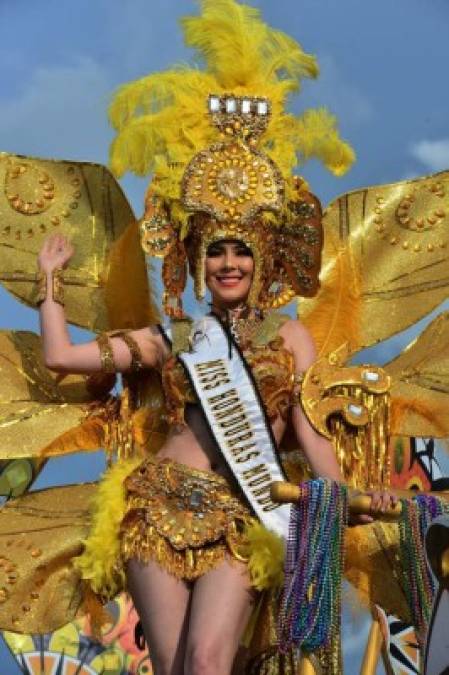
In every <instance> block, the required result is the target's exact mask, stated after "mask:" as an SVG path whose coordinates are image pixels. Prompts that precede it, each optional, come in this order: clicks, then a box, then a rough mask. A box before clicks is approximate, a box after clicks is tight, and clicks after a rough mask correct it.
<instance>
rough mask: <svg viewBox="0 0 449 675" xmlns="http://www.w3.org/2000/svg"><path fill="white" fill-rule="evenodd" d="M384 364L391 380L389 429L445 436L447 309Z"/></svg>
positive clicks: (448, 415) (448, 426)
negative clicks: (400, 351) (396, 355)
mask: <svg viewBox="0 0 449 675" xmlns="http://www.w3.org/2000/svg"><path fill="white" fill-rule="evenodd" d="M384 368H385V370H386V372H387V373H388V374H389V375H390V376H391V380H392V387H391V399H392V401H391V423H390V433H391V434H392V435H395V436H418V437H419V436H421V437H423V436H424V437H436V438H447V437H449V312H443V313H442V314H440V315H439V316H437V317H436V319H434V320H433V321H432V323H431V324H430V325H429V326H428V327H427V328H426V329H425V330H424V331H423V332H422V333H421V335H419V336H418V337H417V338H416V340H413V342H412V343H411V344H410V345H409V346H408V347H407V348H406V349H405V350H404V351H403V352H402V354H400V355H399V356H398V357H396V358H395V359H393V360H392V361H390V363H388V364H387V365H386V366H384Z"/></svg>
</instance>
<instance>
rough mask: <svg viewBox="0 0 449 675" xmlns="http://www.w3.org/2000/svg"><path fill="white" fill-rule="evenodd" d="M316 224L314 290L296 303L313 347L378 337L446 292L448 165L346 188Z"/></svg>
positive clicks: (358, 345)
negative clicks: (320, 230) (319, 248)
mask: <svg viewBox="0 0 449 675" xmlns="http://www.w3.org/2000/svg"><path fill="white" fill-rule="evenodd" d="M323 224H324V232H325V237H324V240H325V243H324V251H323V260H324V264H323V268H322V273H321V290H320V291H319V293H318V295H317V297H316V298H315V297H314V298H306V299H301V300H300V302H299V307H298V312H299V317H300V318H301V320H302V321H303V322H304V323H305V325H306V326H307V327H308V328H309V330H310V331H311V333H312V335H313V336H314V338H315V341H316V343H317V346H318V350H319V354H320V355H325V354H329V353H330V352H332V351H334V350H336V349H337V348H339V347H340V346H341V345H342V344H343V343H348V345H349V351H350V353H351V354H353V353H355V352H357V351H359V350H361V349H363V348H365V347H368V346H370V345H373V344H376V343H377V342H380V341H382V340H385V339H386V338H388V337H390V336H391V335H394V334H395V333H398V332H400V331H402V330H404V329H405V328H407V327H408V326H411V325H412V324H413V323H415V322H416V321H418V320H419V319H420V318H421V317H423V316H424V315H425V314H427V313H428V312H430V311H431V310H432V309H434V308H435V307H436V306H438V305H439V304H440V303H441V302H442V301H443V300H445V299H446V298H447V296H448V290H449V261H448V258H449V171H444V172H442V173H438V174H435V175H433V176H428V177H425V178H418V179H415V180H406V181H402V182H400V183H394V184H390V185H380V186H375V187H370V188H366V189H363V190H356V191H354V192H350V193H347V194H345V195H343V196H341V197H339V198H338V199H336V200H335V201H333V202H332V203H331V204H330V205H329V206H328V208H327V209H326V211H325V213H324V216H323Z"/></svg>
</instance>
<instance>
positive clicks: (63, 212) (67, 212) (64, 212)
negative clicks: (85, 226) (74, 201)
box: [61, 209, 70, 218]
mask: <svg viewBox="0 0 449 675" xmlns="http://www.w3.org/2000/svg"><path fill="white" fill-rule="evenodd" d="M61 216H64V218H68V217H69V216H70V211H69V210H68V209H64V211H61Z"/></svg>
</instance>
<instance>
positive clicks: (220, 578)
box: [185, 561, 255, 675]
mask: <svg viewBox="0 0 449 675" xmlns="http://www.w3.org/2000/svg"><path fill="white" fill-rule="evenodd" d="M254 600H255V594H254V592H253V591H252V589H251V586H250V583H249V578H248V573H247V570H246V565H244V564H243V563H239V562H237V561H224V562H223V563H222V564H221V565H219V567H217V568H215V569H214V570H212V571H211V572H208V573H207V574H205V575H204V576H202V577H201V578H200V579H198V580H197V581H196V582H195V585H194V589H193V593H192V600H191V607H190V620H189V634H188V637H187V648H186V665H185V673H186V674H187V673H188V675H230V673H231V670H232V663H233V661H234V658H235V655H236V652H237V649H238V646H239V641H240V638H241V636H242V634H243V631H244V630H245V626H246V624H247V621H248V619H249V616H250V614H251V609H252V607H253V604H254Z"/></svg>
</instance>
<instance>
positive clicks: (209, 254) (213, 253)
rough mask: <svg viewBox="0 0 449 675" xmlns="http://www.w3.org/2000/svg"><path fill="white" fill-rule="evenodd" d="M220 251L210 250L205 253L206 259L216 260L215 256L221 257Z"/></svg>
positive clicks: (216, 249)
mask: <svg viewBox="0 0 449 675" xmlns="http://www.w3.org/2000/svg"><path fill="white" fill-rule="evenodd" d="M221 253H222V252H221V251H220V249H218V248H210V249H208V251H207V257H208V258H216V257H217V256H219V255H221Z"/></svg>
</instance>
